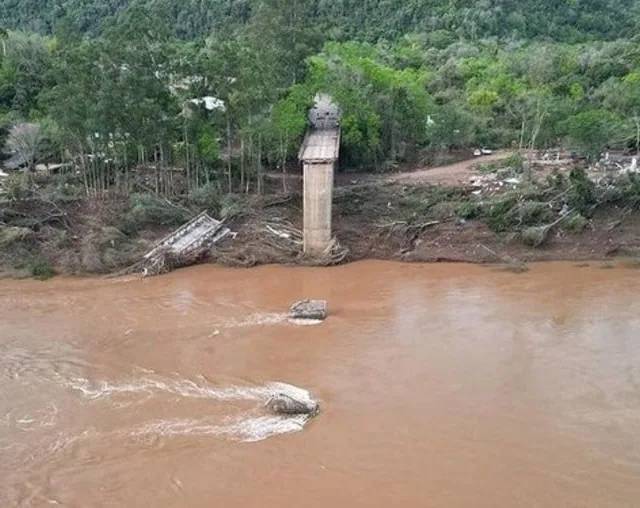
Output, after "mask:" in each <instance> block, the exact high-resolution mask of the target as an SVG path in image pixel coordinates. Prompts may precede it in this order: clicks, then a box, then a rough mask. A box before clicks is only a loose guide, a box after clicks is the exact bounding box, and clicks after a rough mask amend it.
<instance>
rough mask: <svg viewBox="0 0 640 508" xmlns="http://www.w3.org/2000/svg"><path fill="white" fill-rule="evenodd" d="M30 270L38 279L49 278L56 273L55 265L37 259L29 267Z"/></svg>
mask: <svg viewBox="0 0 640 508" xmlns="http://www.w3.org/2000/svg"><path fill="white" fill-rule="evenodd" d="M29 271H30V272H31V276H32V277H34V278H36V279H38V280H47V279H50V278H51V277H53V276H54V275H55V274H56V272H55V270H54V269H53V266H51V264H49V263H47V262H46V261H36V262H35V263H33V264H32V265H31V266H30V267H29Z"/></svg>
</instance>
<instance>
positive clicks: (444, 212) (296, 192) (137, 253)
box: [0, 156, 640, 278]
mask: <svg viewBox="0 0 640 508" xmlns="http://www.w3.org/2000/svg"><path fill="white" fill-rule="evenodd" d="M505 157H506V156H505ZM470 164H471V163H470ZM470 164H469V165H467V166H464V167H462V166H460V165H456V166H455V167H457V168H458V169H459V170H460V171H463V172H464V173H461V174H463V175H464V178H458V179H457V180H456V178H455V176H456V174H455V172H454V171H449V172H446V171H442V170H440V171H434V172H430V171H423V172H422V176H420V175H421V173H419V172H416V173H412V174H411V176H410V177H408V176H403V175H387V176H383V177H375V178H362V177H360V176H358V175H342V176H341V178H340V184H339V185H338V186H337V187H336V189H335V193H334V209H333V230H334V235H335V238H336V243H335V245H334V248H333V250H332V252H331V253H330V254H329V255H328V256H327V257H326V258H324V259H320V260H318V259H307V258H305V257H304V256H303V254H302V252H301V250H302V249H301V242H300V229H301V222H302V201H301V193H300V190H301V189H300V184H299V183H298V185H294V184H292V183H291V182H290V185H289V188H290V192H289V193H288V194H286V195H284V194H275V193H274V194H269V195H266V196H247V195H230V196H228V195H221V194H220V193H219V192H217V190H216V189H214V188H211V187H210V188H206V189H204V190H203V189H201V190H200V191H198V192H196V193H193V194H191V195H189V196H188V197H186V198H183V199H171V200H169V199H165V198H159V197H157V196H154V195H152V194H149V193H147V194H144V193H142V194H140V193H136V194H128V195H124V194H115V193H107V194H103V195H101V196H100V197H86V196H82V195H81V192H78V189H77V188H76V187H74V185H75V184H77V182H76V183H75V184H74V182H73V181H72V179H70V178H69V177H62V176H58V177H48V178H47V179H46V180H41V181H40V182H39V183H36V184H34V185H30V186H29V187H28V188H21V189H19V192H17V191H16V190H15V189H14V190H13V194H10V195H9V199H5V201H4V203H2V204H0V249H1V251H0V272H1V273H3V274H4V276H34V277H40V278H46V277H49V276H51V275H53V274H55V273H65V274H66V273H72V274H112V273H117V272H120V271H122V270H126V268H127V267H129V266H132V265H134V264H135V263H136V262H137V261H139V260H140V258H141V256H142V255H143V254H144V253H145V252H146V251H147V250H148V249H150V248H151V247H152V246H153V245H154V243H155V242H156V241H158V240H159V239H160V238H162V237H163V236H164V235H165V234H166V233H167V232H169V231H171V230H172V229H173V228H175V227H177V226H179V225H180V224H182V223H184V222H185V221H187V220H188V219H189V218H190V217H192V216H193V215H195V214H197V213H198V212H200V211H202V210H205V209H206V210H208V211H209V212H210V213H211V214H212V215H214V216H215V217H219V218H222V219H224V220H225V222H226V224H227V225H228V226H229V227H230V228H231V229H232V231H234V233H235V234H234V235H231V237H230V238H229V239H227V240H226V241H225V242H224V243H222V244H221V245H218V246H216V247H215V249H212V250H211V251H209V252H201V253H200V255H199V256H198V258H197V259H193V260H190V261H191V262H193V261H198V262H199V261H210V262H218V263H221V264H225V265H231V266H254V265H259V264H272V263H282V264H335V263H343V262H349V261H356V260H362V259H381V260H400V261H407V262H438V261H450V262H471V263H495V262H500V263H505V264H507V265H513V266H514V267H518V266H521V265H523V264H525V263H527V262H532V261H550V260H572V261H586V260H602V259H610V258H615V257H624V258H636V257H638V256H640V212H639V211H638V210H639V209H638V204H639V203H640V183H638V181H637V180H636V178H635V176H634V175H629V174H624V175H622V174H609V173H608V174H600V173H599V174H595V173H590V172H589V171H586V172H585V171H584V170H576V169H571V170H569V169H568V168H565V169H562V170H558V169H557V168H556V169H554V170H551V171H550V170H546V171H545V170H538V171H535V172H534V173H533V174H531V175H524V174H523V173H522V170H521V169H520V168H519V167H518V164H519V163H518V161H517V160H515V159H514V158H513V157H506V158H504V159H501V160H492V161H490V162H489V163H487V162H484V163H483V164H480V165H478V162H477V161H475V162H474V167H473V168H472V169H470V167H469V166H470ZM432 175H440V176H442V175H445V176H446V177H447V180H446V181H445V182H441V181H434V180H433V179H432V178H431V177H432Z"/></svg>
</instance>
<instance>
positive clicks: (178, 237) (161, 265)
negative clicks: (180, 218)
mask: <svg viewBox="0 0 640 508" xmlns="http://www.w3.org/2000/svg"><path fill="white" fill-rule="evenodd" d="M231 234H232V233H231V230H230V229H229V228H227V227H226V226H225V225H224V223H223V222H222V221H219V220H217V219H214V218H212V217H211V216H210V215H209V214H208V213H207V212H202V213H201V214H200V215H198V216H197V217H195V218H193V219H191V220H190V221H189V222H187V223H186V224H184V225H182V226H181V227H179V228H178V229H176V230H175V231H173V232H172V233H171V234H169V235H167V236H166V237H164V238H163V239H162V240H160V242H158V243H157V244H156V246H155V247H154V248H153V249H151V250H150V251H149V252H147V253H146V254H145V255H144V257H143V260H142V272H143V274H144V275H145V276H149V275H158V274H160V273H165V272H168V271H170V270H173V269H174V268H178V267H180V266H186V265H189V264H193V263H195V262H196V261H198V259H200V258H201V257H202V256H203V254H204V253H205V252H206V251H207V250H208V249H209V248H211V247H212V246H213V245H215V244H217V243H218V242H220V241H222V240H223V239H225V238H226V237H227V236H230V235H231Z"/></svg>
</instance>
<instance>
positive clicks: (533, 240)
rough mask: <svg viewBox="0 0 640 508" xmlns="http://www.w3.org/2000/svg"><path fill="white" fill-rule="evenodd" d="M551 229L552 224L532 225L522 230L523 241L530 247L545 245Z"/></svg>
mask: <svg viewBox="0 0 640 508" xmlns="http://www.w3.org/2000/svg"><path fill="white" fill-rule="evenodd" d="M549 231H551V227H550V226H548V225H547V226H531V227H528V228H525V229H523V230H522V241H523V243H524V244H525V245H528V246H530V247H540V246H541V245H543V244H544V243H545V242H546V241H547V238H548V236H549Z"/></svg>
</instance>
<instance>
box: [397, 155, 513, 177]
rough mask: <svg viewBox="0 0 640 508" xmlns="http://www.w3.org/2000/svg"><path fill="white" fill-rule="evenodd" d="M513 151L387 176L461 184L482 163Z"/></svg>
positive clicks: (503, 157)
mask: <svg viewBox="0 0 640 508" xmlns="http://www.w3.org/2000/svg"><path fill="white" fill-rule="evenodd" d="M510 155H513V152H511V151H509V150H499V151H496V152H494V153H492V154H491V155H484V156H482V157H474V158H473V159H467V160H464V161H460V162H456V163H455V164H448V165H446V166H437V167H432V168H424V169H418V170H417V171H409V172H407V173H398V174H395V175H392V176H390V177H389V178H387V180H388V181H391V182H393V183H407V184H410V183H433V184H445V185H459V184H461V183H465V184H466V183H468V182H469V178H471V177H472V176H473V175H474V174H475V171H474V168H475V167H476V166H477V165H478V164H481V163H484V162H490V161H497V160H501V159H506V158H507V157H509V156H510Z"/></svg>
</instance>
